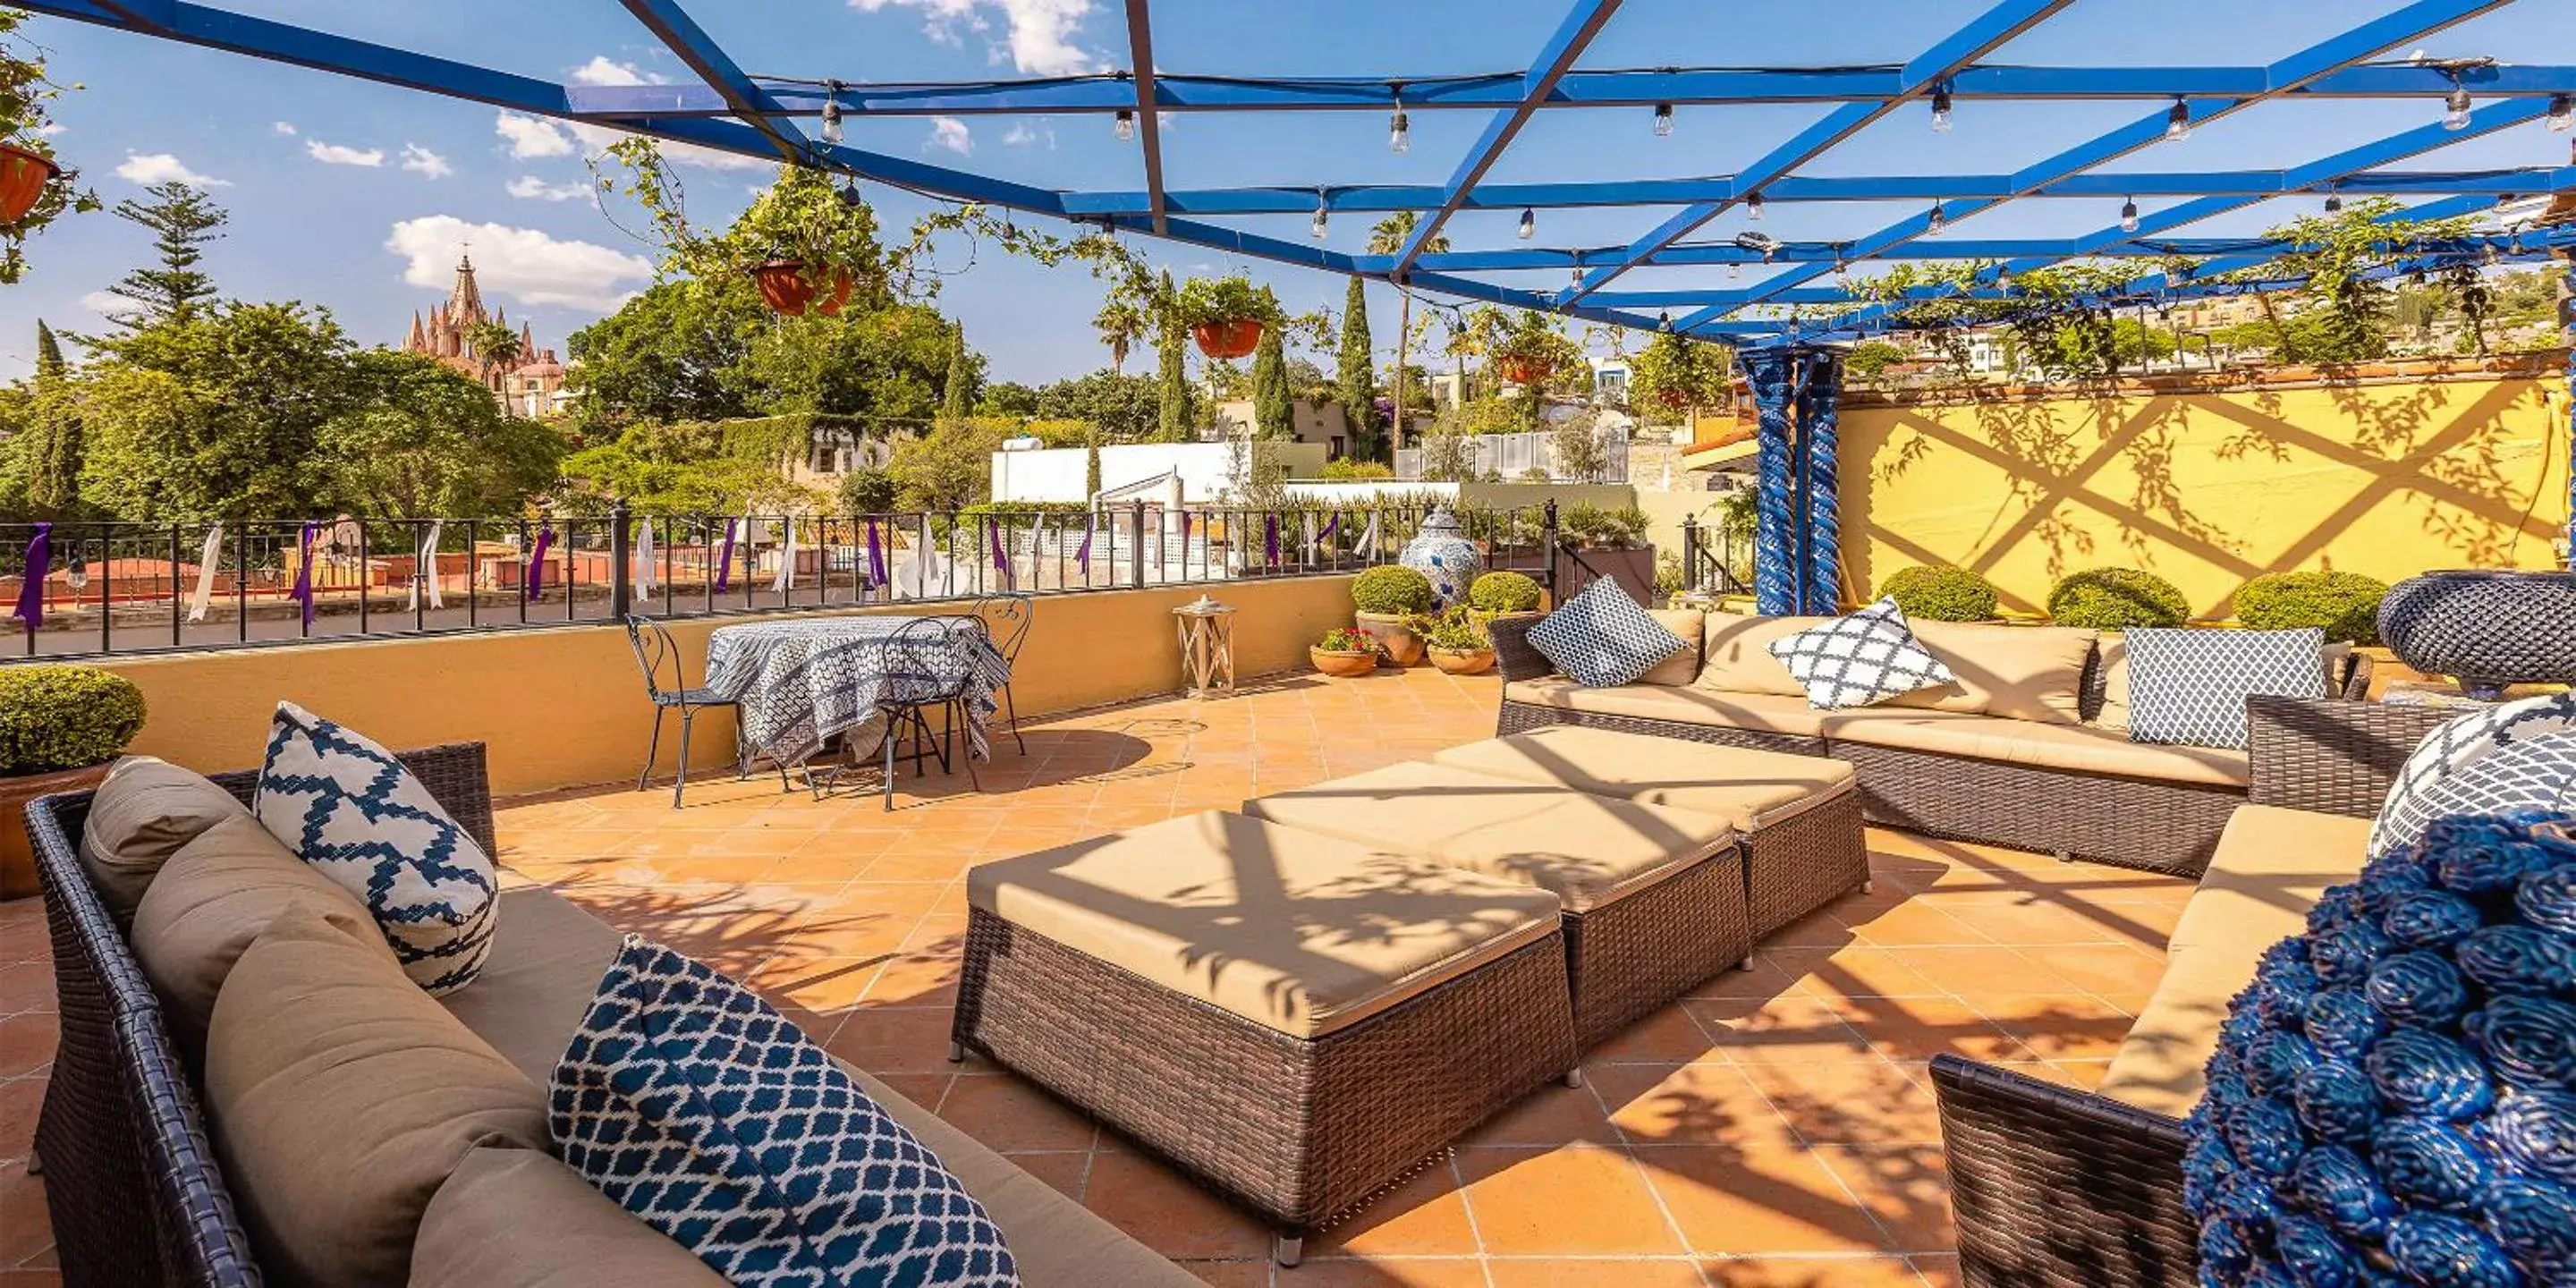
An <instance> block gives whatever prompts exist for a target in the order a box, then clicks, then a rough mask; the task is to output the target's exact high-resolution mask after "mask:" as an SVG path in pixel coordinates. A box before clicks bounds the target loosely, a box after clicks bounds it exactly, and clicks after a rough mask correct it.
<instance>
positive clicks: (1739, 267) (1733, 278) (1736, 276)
mask: <svg viewBox="0 0 2576 1288" xmlns="http://www.w3.org/2000/svg"><path fill="white" fill-rule="evenodd" d="M1726 280H1728V281H1730V282H1741V281H1743V280H1744V265H1743V263H1742V262H1741V261H1733V262H1730V263H1728V264H1727V266H1726Z"/></svg>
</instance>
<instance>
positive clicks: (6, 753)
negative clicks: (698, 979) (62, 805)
mask: <svg viewBox="0 0 2576 1288" xmlns="http://www.w3.org/2000/svg"><path fill="white" fill-rule="evenodd" d="M142 727H143V690H141V689H138V688H136V687H134V681H132V680H129V679H126V678H125V677H124V676H121V675H118V674H116V673H115V672H113V671H103V670H100V669H99V668H97V667H94V666H16V667H8V668H4V669H0V899H16V898H20V897H22V896H25V895H30V894H34V893H35V892H36V856H35V851H34V850H33V849H32V848H31V847H30V846H29V845H28V842H27V814H26V807H27V802H29V801H31V800H34V799H36V798H37V797H39V796H50V795H53V794H54V793H56V792H77V791H83V790H86V789H88V788H91V787H95V786H97V785H98V782H99V780H100V779H102V778H105V777H107V767H108V764H109V763H110V762H112V761H114V760H115V759H116V758H117V757H118V756H120V755H123V754H124V752H125V745H126V744H127V743H128V742H131V741H133V739H134V734H135V732H136V731H137V730H139V729H141V728H142Z"/></svg>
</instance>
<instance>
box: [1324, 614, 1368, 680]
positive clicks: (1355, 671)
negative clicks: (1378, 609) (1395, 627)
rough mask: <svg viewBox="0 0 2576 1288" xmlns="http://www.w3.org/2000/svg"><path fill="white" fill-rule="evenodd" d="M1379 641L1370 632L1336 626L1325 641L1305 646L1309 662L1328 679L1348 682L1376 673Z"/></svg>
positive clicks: (1325, 637) (1326, 634)
mask: <svg viewBox="0 0 2576 1288" xmlns="http://www.w3.org/2000/svg"><path fill="white" fill-rule="evenodd" d="M1377 659H1378V646H1377V641H1376V640H1375V639H1374V638H1372V637H1371V636H1370V635H1369V633H1368V632H1367V631H1361V630H1353V629H1351V628H1350V627H1348V626H1336V627H1334V628H1333V629H1331V630H1329V631H1326V632H1324V638H1323V639H1322V640H1321V641H1320V642H1318V643H1314V644H1309V645H1307V646H1306V660H1307V661H1309V662H1312V663H1314V664H1315V669H1316V670H1318V671H1321V672H1323V673H1324V674H1326V675H1330V676H1336V677H1338V678H1341V679H1345V680H1347V679H1349V678H1351V677H1352V676H1356V675H1366V674H1368V673H1369V672H1371V671H1374V670H1376V669H1377Z"/></svg>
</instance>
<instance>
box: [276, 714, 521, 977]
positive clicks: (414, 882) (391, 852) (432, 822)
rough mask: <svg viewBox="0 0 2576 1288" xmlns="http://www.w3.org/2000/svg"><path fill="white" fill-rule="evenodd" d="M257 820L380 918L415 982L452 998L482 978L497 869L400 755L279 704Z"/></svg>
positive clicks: (489, 944) (380, 926) (387, 939)
mask: <svg viewBox="0 0 2576 1288" xmlns="http://www.w3.org/2000/svg"><path fill="white" fill-rule="evenodd" d="M251 812H252V813H254V814H256V815H258V817H259V821H260V823H261V825H262V826H264V827H266V828H267V829H268V830H269V833H270V834H271V835H273V836H275V837H276V838H277V839H278V840H279V841H280V842H282V843H284V844H285V846H286V848H288V849H290V850H293V851H295V853H296V854H298V855H300V856H302V857H303V859H304V861H305V862H307V863H310V864H312V865H313V866H314V867H316V868H319V869H321V871H322V874H323V875H324V876H327V877H329V878H331V879H332V880H333V881H335V882H338V883H339V884H340V886H341V887H342V888H344V889H346V890H347V891H348V892H349V893H351V894H353V895H356V896H357V897H358V902H360V903H363V904H365V905H366V906H367V911H368V912H371V913H373V914H375V918H376V927H377V928H378V929H379V930H382V931H383V932H384V936H385V942H387V943H389V944H391V945H392V946H393V950H394V956H395V958H396V959H398V960H400V961H401V962H402V966H403V972H404V973H405V974H407V975H409V976H411V979H412V982H413V983H415V984H418V985H420V986H421V987H422V988H423V989H425V990H427V991H428V992H430V993H432V994H439V993H452V992H455V991H456V990H457V989H460V988H463V987H465V986H466V985H468V984H471V983H473V982H474V977H475V976H476V975H477V974H480V973H481V972H482V970H483V959H484V958H485V957H487V956H489V955H491V951H492V917H493V913H494V911H495V910H496V909H497V908H498V906H499V904H498V901H497V900H496V899H495V898H494V897H493V880H492V858H491V856H490V855H487V854H485V853H484V852H483V847H481V846H479V845H476V844H475V843H474V838H473V837H470V836H468V835H466V834H465V829H464V828H462V827H459V826H457V824H456V820H455V819H452V818H449V817H448V816H447V811H445V810H442V809H440V808H439V807H438V802H437V800H436V799H434V798H432V797H431V796H430V794H429V789H428V788H427V787H424V786H422V785H421V782H420V780H419V779H417V778H414V777H412V774H411V771H410V770H408V769H405V768H403V764H402V762H401V761H400V760H397V759H395V758H394V754H393V753H392V752H389V751H387V750H385V749H384V748H382V747H379V746H377V745H376V744H375V743H374V742H372V741H369V740H368V739H367V738H365V737H363V736H361V735H359V734H357V733H353V732H351V731H350V730H347V729H344V728H342V727H340V726H339V725H336V724H333V723H331V722H330V721H328V720H325V719H322V718H321V717H319V716H316V715H314V714H313V713H311V712H309V711H306V710H304V709H303V708H302V707H299V706H296V705H295V704H294V703H291V702H281V703H278V704H277V717H276V719H275V721H274V722H273V723H272V724H271V725H270V727H269V736H268V759H267V760H266V762H265V763H263V764H262V765H261V766H260V771H259V791H258V794H257V795H256V796H255V797H254V798H253V801H252V806H251Z"/></svg>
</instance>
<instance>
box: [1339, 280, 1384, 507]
mask: <svg viewBox="0 0 2576 1288" xmlns="http://www.w3.org/2000/svg"><path fill="white" fill-rule="evenodd" d="M1341 358H1342V362H1341V372H1340V376H1341V378H1340V380H1338V381H1337V382H1336V383H1337V384H1338V385H1339V386H1340V390H1341V398H1342V411H1343V412H1344V413H1345V414H1347V415H1348V416H1349V417H1350V418H1351V457H1352V459H1354V460H1362V461H1369V460H1375V459H1377V454H1378V453H1377V408H1376V407H1375V406H1374V405H1373V404H1374V403H1375V401H1376V398H1377V382H1376V381H1375V380H1374V379H1372V378H1371V373H1370V370H1369V325H1368V284H1367V283H1365V282H1362V281H1361V280H1360V279H1359V278H1357V277H1354V278H1352V279H1351V289H1350V293H1349V294H1348V295H1346V296H1344V297H1343V299H1342V355H1341Z"/></svg>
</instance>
